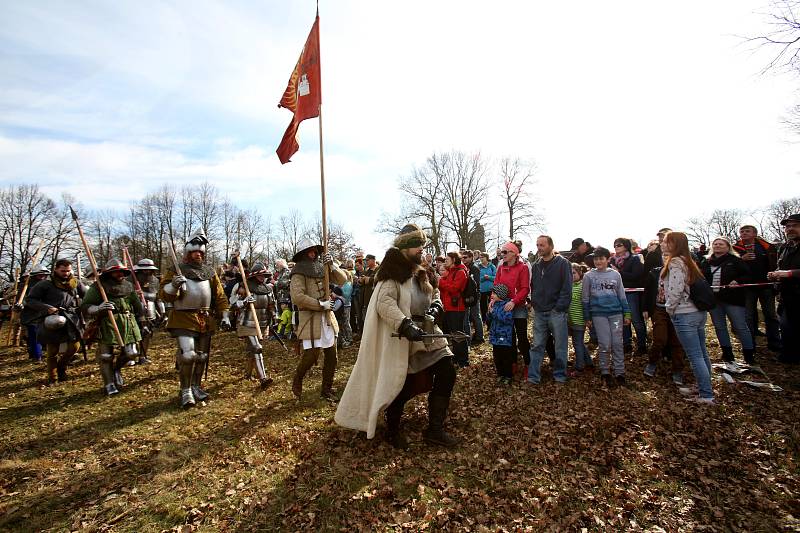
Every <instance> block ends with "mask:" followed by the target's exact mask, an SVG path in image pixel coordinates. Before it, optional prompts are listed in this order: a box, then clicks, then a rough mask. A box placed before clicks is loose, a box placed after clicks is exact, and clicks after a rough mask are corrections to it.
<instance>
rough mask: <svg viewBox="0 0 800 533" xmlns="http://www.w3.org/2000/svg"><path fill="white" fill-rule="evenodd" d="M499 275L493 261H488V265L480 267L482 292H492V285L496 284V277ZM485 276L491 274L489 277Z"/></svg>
mask: <svg viewBox="0 0 800 533" xmlns="http://www.w3.org/2000/svg"><path fill="white" fill-rule="evenodd" d="M496 275H497V267H496V266H494V265H493V264H491V263H488V264H487V265H486V266H481V267H480V279H481V281H480V284H479V285H478V286H479V287H480V290H481V292H492V287H493V286H494V278H495V276H496ZM485 276H489V278H488V279H486V278H485Z"/></svg>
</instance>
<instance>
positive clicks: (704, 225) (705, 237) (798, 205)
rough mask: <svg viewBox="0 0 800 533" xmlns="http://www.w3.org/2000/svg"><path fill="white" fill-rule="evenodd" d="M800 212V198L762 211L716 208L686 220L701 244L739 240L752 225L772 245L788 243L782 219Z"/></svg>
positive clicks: (689, 228) (695, 239) (759, 209)
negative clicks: (746, 227) (716, 240)
mask: <svg viewBox="0 0 800 533" xmlns="http://www.w3.org/2000/svg"><path fill="white" fill-rule="evenodd" d="M794 213H800V196H796V197H794V198H785V199H781V200H776V201H774V202H772V203H771V204H769V205H768V206H765V207H763V208H758V209H751V210H746V209H715V210H714V211H712V212H710V213H705V214H702V215H699V216H696V217H692V218H690V219H689V220H687V221H686V233H687V235H688V236H689V238H690V239H691V240H692V241H694V242H695V243H697V244H700V243H703V244H706V245H710V244H711V242H712V241H713V240H714V239H715V238H716V237H728V238H729V239H731V240H733V241H736V240H738V239H739V228H741V227H742V226H743V225H745V224H751V225H753V226H755V228H756V229H757V230H758V234H759V235H760V236H761V237H763V238H764V239H766V240H768V241H771V242H782V241H783V240H784V234H783V226H781V220H783V219H785V218H786V217H788V216H789V215H791V214H794Z"/></svg>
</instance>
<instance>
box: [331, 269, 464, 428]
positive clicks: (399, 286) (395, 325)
mask: <svg viewBox="0 0 800 533" xmlns="http://www.w3.org/2000/svg"><path fill="white" fill-rule="evenodd" d="M461 272H463V274H462V276H463V279H464V280H466V269H462V270H461ZM412 283H414V278H413V277H411V278H409V279H408V280H406V281H405V282H404V283H400V282H398V281H394V280H391V279H389V280H385V281H379V282H378V283H377V284H376V285H375V292H374V294H373V300H372V305H370V306H369V308H368V309H367V314H366V316H365V318H364V328H363V333H362V336H361V345H360V347H359V350H358V358H357V359H356V364H355V365H354V366H353V371H352V373H351V374H350V379H348V381H347V386H346V387H345V389H344V393H343V394H342V398H341V400H339V406H338V407H337V408H336V416H335V418H334V420H335V421H336V423H337V424H339V425H340V426H344V427H346V428H350V429H354V430H356V431H364V432H366V433H367V438H368V439H371V438H373V437H374V436H375V428H376V426H377V423H378V418H379V416H380V413H381V411H382V410H383V409H385V408H386V407H387V406H388V405H389V404H390V403H392V401H394V399H395V398H396V397H397V395H398V394H399V393H400V391H401V390H402V389H403V385H404V384H405V382H406V377H407V376H408V359H409V356H410V355H411V354H414V353H417V352H419V351H422V350H426V351H431V350H437V349H441V348H446V347H447V340H446V339H435V340H434V341H433V344H431V345H430V346H425V344H424V343H422V342H410V341H409V340H408V339H406V338H397V337H392V334H393V333H397V331H398V330H399V329H400V324H401V322H403V319H404V318H405V317H409V316H411V291H412V290H413V289H412V286H411V284H412ZM438 297H439V295H438V294H437V291H436V290H434V294H433V299H434V300H436V299H438ZM435 331H436V333H441V330H440V329H439V328H438V327H437V328H436V329H435Z"/></svg>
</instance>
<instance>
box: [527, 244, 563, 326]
mask: <svg viewBox="0 0 800 533" xmlns="http://www.w3.org/2000/svg"><path fill="white" fill-rule="evenodd" d="M531 295H532V296H531V305H533V309H534V311H556V312H558V313H566V312H567V311H568V310H569V304H570V302H571V301H572V266H571V265H570V264H569V261H567V260H566V259H564V257H563V256H561V255H556V256H555V257H553V259H551V260H550V261H543V260H541V259H540V260H539V261H537V262H536V263H534V264H533V272H532V273H531Z"/></svg>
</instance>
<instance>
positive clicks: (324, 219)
mask: <svg viewBox="0 0 800 533" xmlns="http://www.w3.org/2000/svg"><path fill="white" fill-rule="evenodd" d="M317 19H318V20H317V23H319V0H317ZM317 31H318V32H319V26H317ZM321 41H322V40H321V39H320V38H319V35H317V49H318V50H319V54H320V59H319V185H320V192H321V193H322V253H323V254H327V253H328V211H327V209H326V205H325V158H324V156H323V150H322V57H321V56H322V42H321ZM329 268H330V267H328V266H327V265H326V266H325V268H324V269H323V272H324V275H325V278H324V281H325V299H326V300H327V299H328V298H330V292H331V290H330V286H331V280H330V273H329V272H328V270H329Z"/></svg>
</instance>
